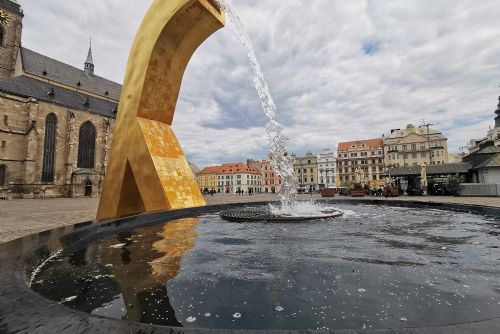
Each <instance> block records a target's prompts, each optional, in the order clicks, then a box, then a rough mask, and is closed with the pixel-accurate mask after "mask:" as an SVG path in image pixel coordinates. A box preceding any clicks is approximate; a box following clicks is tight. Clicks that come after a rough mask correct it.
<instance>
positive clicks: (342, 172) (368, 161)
mask: <svg viewBox="0 0 500 334" xmlns="http://www.w3.org/2000/svg"><path fill="white" fill-rule="evenodd" d="M337 173H338V174H339V181H340V183H341V185H346V184H351V183H363V184H368V185H372V186H375V187H377V186H380V185H383V184H384V183H385V181H384V177H383V174H384V142H383V140H382V138H375V139H366V140H356V141H348V142H340V143H339V144H338V148H337Z"/></svg>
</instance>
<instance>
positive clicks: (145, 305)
mask: <svg viewBox="0 0 500 334" xmlns="http://www.w3.org/2000/svg"><path fill="white" fill-rule="evenodd" d="M198 222H199V218H185V219H179V220H176V221H172V222H168V223H166V224H163V225H159V226H155V227H152V228H144V229H136V230H134V231H130V232H123V233H119V234H117V235H115V236H111V237H108V238H105V239H102V240H99V241H97V242H95V243H91V244H89V245H87V246H86V247H82V248H80V249H78V250H76V251H74V252H72V253H71V254H69V255H68V256H66V257H62V258H59V259H57V260H56V261H54V262H52V263H49V264H48V265H47V266H46V267H45V268H44V270H43V272H42V273H41V274H40V275H38V276H37V277H36V279H35V282H34V284H33V286H32V287H33V289H34V290H35V291H37V292H39V293H41V294H42V295H44V296H46V297H48V298H50V299H53V300H56V301H59V302H61V303H63V304H65V305H67V306H69V307H73V308H78V309H80V310H83V311H85V312H89V313H93V314H97V315H103V316H108V317H113V318H118V319H126V320H130V321H138V322H145V323H156V324H161V325H169V326H182V324H181V323H180V322H179V321H177V319H176V317H175V312H174V310H173V308H172V306H171V305H170V301H169V297H168V291H167V286H166V284H165V283H166V282H168V281H169V280H170V279H172V278H174V277H175V276H176V275H177V274H178V272H179V269H180V262H181V260H182V258H183V256H184V255H185V254H186V253H187V252H189V251H190V250H191V249H193V248H194V247H195V245H196V244H195V239H196V237H197V233H196V231H195V229H196V227H197V225H198ZM152 310H153V311H152Z"/></svg>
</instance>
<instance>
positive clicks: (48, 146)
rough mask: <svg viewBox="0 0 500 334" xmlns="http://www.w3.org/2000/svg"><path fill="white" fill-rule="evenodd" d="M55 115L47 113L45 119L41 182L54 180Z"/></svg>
mask: <svg viewBox="0 0 500 334" xmlns="http://www.w3.org/2000/svg"><path fill="white" fill-rule="evenodd" d="M56 129H57V117H56V115H54V114H49V115H48V116H47V118H46V119H45V139H44V143H43V164H42V182H54V160H55V156H56Z"/></svg>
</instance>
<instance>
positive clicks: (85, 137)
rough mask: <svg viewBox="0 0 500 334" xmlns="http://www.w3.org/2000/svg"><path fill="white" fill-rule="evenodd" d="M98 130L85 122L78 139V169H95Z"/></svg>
mask: <svg viewBox="0 0 500 334" xmlns="http://www.w3.org/2000/svg"><path fill="white" fill-rule="evenodd" d="M95 140H96V130H95V126H94V125H93V124H92V123H91V122H85V123H83V125H82V126H81V128H80V135H79V137H78V168H91V169H93V168H94V163H95Z"/></svg>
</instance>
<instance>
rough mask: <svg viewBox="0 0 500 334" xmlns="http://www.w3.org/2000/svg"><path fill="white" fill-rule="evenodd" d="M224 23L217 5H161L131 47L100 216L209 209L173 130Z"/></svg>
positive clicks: (177, 0) (187, 0) (194, 0)
mask: <svg viewBox="0 0 500 334" xmlns="http://www.w3.org/2000/svg"><path fill="white" fill-rule="evenodd" d="M223 26H224V13H223V12H222V11H221V10H220V9H219V8H218V7H217V6H215V5H214V3H213V2H212V1H210V0H155V1H154V2H153V4H152V5H151V7H150V9H149V10H148V12H147V13H146V16H145V18H144V20H143V22H142V24H141V26H140V28H139V31H138V33H137V36H136V38H135V41H134V44H133V46H132V49H131V52H130V56H129V60H128V65H127V71H126V74H125V80H124V84H123V88H122V93H121V98H120V105H119V109H118V114H117V118H116V125H115V130H114V134H113V144H112V147H111V152H110V155H109V164H108V167H107V170H106V177H105V179H104V184H103V188H102V193H101V199H100V202H99V209H98V211H97V219H109V218H115V217H122V216H126V215H132V214H137V213H141V212H149V211H159V210H171V209H181V208H189V207H195V206H203V205H205V200H204V199H203V196H202V195H201V193H200V191H199V189H198V186H197V184H196V181H195V179H194V176H193V174H192V172H191V169H190V168H189V165H188V162H187V160H186V158H185V156H184V153H183V151H182V149H181V147H180V145H179V142H178V141H177V138H176V137H175V134H174V132H173V130H172V128H171V125H172V119H173V116H174V113H175V107H176V104H177V98H178V96H179V90H180V87H181V83H182V77H183V75H184V71H185V69H186V66H187V64H188V62H189V60H190V59H191V56H192V55H193V53H194V52H195V50H196V49H197V48H198V46H200V45H201V44H202V43H203V41H205V39H207V38H208V37H209V36H210V35H212V34H213V33H214V32H215V31H217V30H218V29H220V28H222V27H223Z"/></svg>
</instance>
